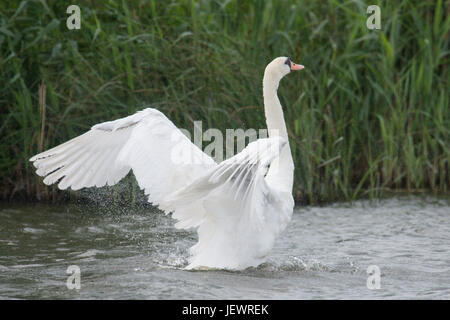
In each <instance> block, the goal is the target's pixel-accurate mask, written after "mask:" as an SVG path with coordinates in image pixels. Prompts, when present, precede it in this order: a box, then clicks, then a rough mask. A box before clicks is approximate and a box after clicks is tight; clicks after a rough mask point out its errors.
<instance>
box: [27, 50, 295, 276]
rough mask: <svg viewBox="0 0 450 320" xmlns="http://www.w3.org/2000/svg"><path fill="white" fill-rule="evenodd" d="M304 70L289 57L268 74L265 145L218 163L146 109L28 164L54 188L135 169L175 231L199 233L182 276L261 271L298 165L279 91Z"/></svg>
mask: <svg viewBox="0 0 450 320" xmlns="http://www.w3.org/2000/svg"><path fill="white" fill-rule="evenodd" d="M301 69H303V66H302V65H297V64H295V63H293V62H292V61H291V60H290V59H289V58H287V57H278V58H276V59H274V60H273V61H272V62H271V63H269V64H268V65H267V67H266V69H265V72H264V79H263V94H264V107H265V115H266V121H267V127H268V129H269V138H266V139H259V140H257V141H254V142H252V143H250V144H249V145H248V146H247V147H246V148H245V149H244V150H243V151H242V152H240V153H239V154H237V155H236V156H234V157H231V158H229V159H227V160H225V161H223V162H221V163H220V164H217V163H215V162H214V160H213V159H212V158H211V157H209V156H207V155H206V154H205V153H203V152H202V151H201V150H200V149H199V148H198V147H197V146H195V145H194V144H193V143H191V141H190V140H189V139H188V138H187V137H186V136H185V135H184V134H183V133H182V132H181V131H180V130H179V129H178V128H177V127H175V125H174V124H173V123H172V122H171V121H170V120H169V119H167V118H166V117H165V116H164V115H163V114H162V113H161V112H159V111H157V110H155V109H151V108H148V109H145V110H142V111H140V112H137V113H135V114H134V115H131V116H129V117H126V118H122V119H119V120H115V121H109V122H104V123H101V124H97V125H95V126H93V127H92V129H91V130H90V131H88V132H86V133H85V134H83V135H80V136H78V137H76V138H74V139H72V140H70V141H68V142H66V143H63V144H61V145H59V146H57V147H55V148H53V149H50V150H48V151H45V152H42V153H40V154H38V155H35V156H34V157H32V158H31V159H30V161H32V162H33V164H34V166H35V167H36V168H37V171H36V173H37V174H38V175H40V176H45V179H44V183H45V184H47V185H49V184H53V183H55V182H57V181H59V184H58V187H59V188H60V189H66V188H68V187H71V188H72V189H73V190H77V189H80V188H84V187H93V186H96V187H101V186H104V185H106V184H107V185H114V184H116V183H117V182H118V181H119V180H121V179H122V178H123V177H124V176H125V175H127V173H128V172H129V171H130V170H131V169H132V170H133V173H134V175H135V176H136V179H137V181H138V184H139V186H140V187H141V188H142V189H144V190H145V193H146V194H147V195H148V199H149V201H150V202H151V203H153V204H155V205H158V206H159V208H160V209H162V210H164V211H165V212H166V213H168V212H173V215H172V216H173V218H175V219H177V220H178V222H177V224H176V225H175V226H176V227H177V228H197V232H198V243H197V244H196V245H194V246H193V247H192V248H190V253H191V257H190V260H189V265H188V266H187V267H186V269H206V268H218V269H230V270H240V269H245V268H247V267H251V266H257V265H259V264H260V263H262V262H263V261H264V258H265V256H266V255H267V254H268V253H269V251H270V250H271V249H272V247H273V244H274V242H275V239H276V237H277V235H278V234H279V233H280V232H281V231H282V230H284V229H285V227H286V225H287V223H288V222H289V221H290V219H291V216H292V211H293V207H294V200H293V198H292V185H293V172H294V164H293V161H292V156H291V151H290V148H289V143H288V141H289V140H288V134H287V130H286V125H285V122H284V117H283V110H282V107H281V104H280V101H279V100H278V96H277V90H278V84H279V82H280V80H281V79H282V78H283V77H284V76H285V75H287V74H288V73H289V72H290V71H291V70H301ZM176 149H177V150H178V151H176ZM179 150H182V151H183V152H186V151H188V153H189V155H190V158H189V159H190V161H178V160H179V159H177V157H174V155H175V154H177V152H179Z"/></svg>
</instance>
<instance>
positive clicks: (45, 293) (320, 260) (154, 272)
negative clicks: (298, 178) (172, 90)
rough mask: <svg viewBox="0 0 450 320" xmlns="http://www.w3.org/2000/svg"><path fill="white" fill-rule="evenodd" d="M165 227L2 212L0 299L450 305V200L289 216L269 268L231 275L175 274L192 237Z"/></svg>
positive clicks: (154, 220)
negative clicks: (372, 271) (375, 279)
mask: <svg viewBox="0 0 450 320" xmlns="http://www.w3.org/2000/svg"><path fill="white" fill-rule="evenodd" d="M173 225H174V220H172V219H171V218H170V216H165V215H163V214H162V213H161V212H159V211H158V210H156V209H152V208H141V209H114V208H113V207H108V206H106V207H105V206H101V207H96V206H85V205H69V206H46V205H9V204H1V205H0V299H15V298H19V299H410V298H414V299H450V253H449V249H450V199H449V198H433V197H402V198H393V199H388V200H381V201H376V202H369V201H358V202H354V203H352V204H350V203H344V204H335V205H330V206H325V207H297V208H296V209H295V212H294V215H293V219H292V222H291V223H290V225H289V226H288V228H287V229H286V231H285V232H284V233H283V235H282V236H281V238H279V240H278V241H277V243H276V245H275V247H274V249H273V251H272V253H271V254H270V256H269V257H268V259H267V262H266V263H264V264H263V265H261V266H259V267H258V268H251V269H247V270H244V271H239V272H230V271H185V270H183V267H184V266H186V265H187V249H188V248H189V247H190V246H191V245H193V244H194V243H195V241H196V233H195V232H193V231H183V230H177V229H175V228H174V227H173ZM70 265H77V266H78V267H79V268H80V271H81V279H80V282H81V289H80V290H75V289H74V290H69V289H68V288H67V286H66V280H67V277H68V276H69V274H67V273H66V271H67V268H68V267H69V266H70ZM372 265H375V266H378V268H379V270H380V271H381V278H380V288H379V289H372V290H371V289H368V286H367V278H368V277H369V275H368V274H367V268H368V267H369V266H372Z"/></svg>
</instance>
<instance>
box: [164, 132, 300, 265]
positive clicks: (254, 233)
mask: <svg viewBox="0 0 450 320" xmlns="http://www.w3.org/2000/svg"><path fill="white" fill-rule="evenodd" d="M286 143H287V141H286V140H285V139H283V138H280V137H274V138H268V139H259V140H257V141H255V142H252V143H250V144H249V145H248V146H247V147H246V148H245V149H244V150H243V151H242V152H241V153H239V154H237V155H236V156H234V157H232V158H230V159H227V160H225V161H223V162H222V163H220V164H218V165H217V166H216V167H214V168H211V169H210V170H208V171H207V172H206V173H205V174H204V175H203V176H202V177H199V178H197V179H196V180H195V181H194V182H192V183H191V184H190V185H189V186H187V187H185V188H183V189H180V190H179V191H177V192H175V193H174V194H171V195H169V196H168V197H167V198H166V200H165V202H166V204H167V205H168V209H169V210H170V211H172V212H173V215H172V217H173V218H175V219H177V220H178V222H177V224H176V225H175V226H176V227H177V228H190V227H198V229H197V232H198V243H197V244H196V245H194V246H193V247H192V248H191V249H190V252H191V254H192V256H191V259H190V264H189V265H188V267H187V269H195V268H203V267H213V268H227V269H241V268H245V267H248V266H254V265H258V264H259V263H260V262H261V261H262V260H261V259H262V258H263V257H264V256H265V255H266V254H267V253H268V252H269V250H270V249H271V248H272V246H273V243H274V241H275V238H276V236H277V235H278V234H279V232H280V231H281V230H282V229H284V227H285V226H286V225H287V222H288V221H289V219H290V215H291V213H292V207H293V201H292V195H290V194H286V195H285V196H283V195H281V194H279V192H278V191H277V189H274V188H273V187H272V186H271V185H269V184H268V183H267V181H266V179H265V175H266V173H267V171H268V168H269V167H270V166H271V164H273V163H274V159H276V158H277V157H278V156H279V153H280V151H281V149H282V148H283V146H284V145H285V144H286ZM189 207H190V208H196V210H195V211H194V210H186V208H189ZM199 212H202V215H201V214H199Z"/></svg>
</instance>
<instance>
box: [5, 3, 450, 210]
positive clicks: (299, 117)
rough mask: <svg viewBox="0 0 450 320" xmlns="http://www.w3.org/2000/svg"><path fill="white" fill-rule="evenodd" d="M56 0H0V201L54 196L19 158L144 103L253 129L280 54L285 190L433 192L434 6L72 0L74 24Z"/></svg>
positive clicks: (177, 116) (439, 143)
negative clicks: (285, 65) (288, 69)
mask: <svg viewBox="0 0 450 320" xmlns="http://www.w3.org/2000/svg"><path fill="white" fill-rule="evenodd" d="M373 2H375V3H373ZM371 4H378V5H379V6H380V7H381V30H368V29H367V27H366V20H367V18H368V15H367V14H366V8H367V6H368V5H371ZM68 5H69V3H68V2H66V1H45V0H42V1H37V0H35V1H31V0H30V1H27V0H24V1H17V2H15V1H2V2H1V3H0V73H1V75H0V120H1V122H0V176H1V180H0V190H2V193H1V194H0V197H3V198H11V197H21V198H22V199H25V198H28V199H35V198H36V197H39V198H41V199H43V198H53V199H55V189H54V188H53V189H52V188H47V187H44V186H43V184H42V182H41V179H40V178H38V177H36V175H35V174H34V172H33V170H32V168H31V166H30V164H29V162H28V158H29V157H30V156H31V155H33V154H35V153H37V152H38V151H40V150H43V149H47V148H49V147H52V146H55V145H57V144H59V143H61V142H63V141H65V140H67V139H69V138H71V137H74V136H76V135H78V134H81V133H82V132H84V131H86V130H88V129H89V128H90V126H91V125H93V124H95V123H98V122H102V121H106V120H112V119H115V118H119V117H123V116H126V115H129V114H130V113H133V112H135V111H137V110H140V109H143V108H145V107H149V106H151V107H155V108H158V109H159V110H161V111H162V112H164V113H165V114H166V115H167V116H168V117H169V118H170V119H172V120H173V121H174V123H175V124H176V125H177V126H179V127H183V128H188V129H192V126H193V121H194V120H203V121H204V124H203V128H204V129H206V127H207V126H209V127H216V128H219V129H221V130H225V129H226V128H238V127H240V128H244V129H246V128H264V127H265V119H264V113H263V109H262V88H261V81H262V75H263V72H264V68H265V65H266V64H267V63H268V62H270V61H271V60H272V59H273V58H274V57H276V56H281V55H286V56H290V57H292V58H293V60H294V61H296V62H298V63H301V64H303V65H305V66H306V69H305V70H303V71H301V72H299V73H295V74H291V75H289V76H288V77H286V79H284V80H283V82H282V84H281V85H280V90H279V95H280V100H281V102H282V104H283V106H284V107H285V116H286V120H287V126H288V128H289V134H290V137H291V141H290V143H291V146H292V151H293V153H294V161H295V163H296V173H295V174H296V179H295V192H296V195H297V199H299V200H305V201H307V202H320V201H335V200H340V199H342V200H351V199H355V198H357V197H362V196H370V197H377V196H380V195H381V194H382V192H383V191H386V190H392V189H393V190H405V189H406V190H407V191H416V190H428V191H432V192H441V193H447V192H448V190H449V181H450V175H449V158H450V147H449V141H450V139H449V130H450V129H449V128H450V108H449V90H448V88H449V70H448V62H449V37H448V36H449V30H450V18H449V16H448V12H449V10H450V5H449V2H448V1H447V2H444V1H442V0H438V1H434V0H430V1H409V0H408V1H406V0H404V1H372V2H370V3H368V2H364V1H359V0H354V1H344V2H343V1H337V0H331V1H329V2H326V1H308V0H300V1H275V0H273V1H269V0H267V1H262V0H260V1H251V2H250V1H233V0H224V1H219V0H216V1H191V0H178V1H175V0H170V1H169V0H167V1H144V0H131V1H125V0H122V1H119V0H117V1H112V0H109V1H106V0H105V1H78V5H79V6H80V8H81V30H68V29H67V27H66V19H67V17H68V14H66V8H67V6H68ZM41 86H42V88H43V89H41V90H43V91H44V92H45V93H46V94H45V98H46V101H45V102H42V101H40V99H39V88H40V87H41ZM42 128H43V130H42ZM133 188H134V187H133ZM133 190H135V188H134V189H133ZM133 192H134V191H133Z"/></svg>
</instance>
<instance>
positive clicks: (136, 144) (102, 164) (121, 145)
mask: <svg viewBox="0 0 450 320" xmlns="http://www.w3.org/2000/svg"><path fill="white" fill-rule="evenodd" d="M30 161H32V162H33V165H34V166H35V167H36V168H37V170H36V173H37V174H38V175H40V176H43V177H45V178H44V183H45V184H47V185H50V184H53V183H56V182H59V183H58V188H60V189H66V188H69V187H70V188H72V189H73V190H78V189H80V188H85V187H93V186H96V187H102V186H105V185H114V184H116V183H117V182H118V181H119V180H121V179H122V178H123V177H125V176H126V175H127V174H128V172H129V171H130V170H133V173H134V174H135V176H136V180H137V182H138V184H139V186H140V187H141V188H142V189H144V190H145V193H146V194H148V195H149V201H150V202H152V203H154V204H161V203H160V202H161V199H162V198H163V197H164V196H165V195H166V194H168V193H171V192H174V191H175V190H177V189H179V188H182V187H184V186H186V185H187V184H189V183H190V182H192V181H193V180H194V179H195V178H197V177H198V176H200V175H201V174H203V173H204V171H205V170H207V169H210V168H211V167H214V166H216V163H215V162H214V160H213V159H212V158H211V157H209V156H207V155H206V154H205V153H203V152H202V151H201V150H200V149H199V148H198V147H197V146H196V145H194V144H193V143H192V142H191V141H190V140H189V139H188V138H187V137H186V136H185V135H184V134H183V133H182V132H181V131H180V130H179V129H178V128H177V127H176V126H175V125H174V124H173V123H172V122H171V121H170V120H169V119H167V117H166V116H164V114H162V113H161V112H159V111H158V110H156V109H152V108H147V109H145V110H142V111H139V112H137V113H135V114H133V115H131V116H128V117H125V118H122V119H118V120H115V121H108V122H104V123H100V124H97V125H95V126H93V127H92V128H91V130H90V131H88V132H86V133H84V134H82V135H80V136H78V137H76V138H74V139H72V140H69V141H67V142H66V143H63V144H61V145H59V146H57V147H55V148H52V149H50V150H47V151H45V152H42V153H40V154H38V155H35V156H33V157H32V158H31V159H30Z"/></svg>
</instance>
